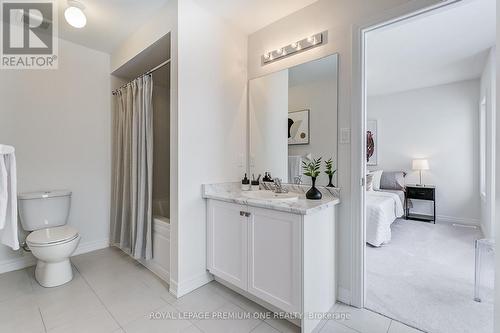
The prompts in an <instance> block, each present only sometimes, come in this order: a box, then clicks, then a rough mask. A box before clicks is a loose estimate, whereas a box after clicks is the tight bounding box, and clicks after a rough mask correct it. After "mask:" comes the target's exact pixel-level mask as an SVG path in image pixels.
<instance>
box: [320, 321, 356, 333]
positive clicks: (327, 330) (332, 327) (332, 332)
mask: <svg viewBox="0 0 500 333" xmlns="http://www.w3.org/2000/svg"><path fill="white" fill-rule="evenodd" d="M320 333H359V332H358V331H355V330H353V329H352V328H349V327H347V326H344V325H342V324H339V323H337V322H335V321H328V322H327V323H326V325H325V326H324V327H323V328H322V329H321V331H320Z"/></svg>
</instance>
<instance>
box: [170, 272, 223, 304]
mask: <svg viewBox="0 0 500 333" xmlns="http://www.w3.org/2000/svg"><path fill="white" fill-rule="evenodd" d="M213 279H214V278H213V276H212V274H210V273H208V272H206V273H203V274H200V275H198V276H194V277H192V278H190V279H187V280H185V281H183V282H182V283H179V282H177V281H175V280H173V279H172V280H170V290H169V291H170V293H171V294H173V295H174V296H175V297H177V298H179V297H182V296H184V295H186V294H189V293H190V292H192V291H193V290H195V289H198V288H200V287H202V286H204V285H206V284H207V283H209V282H210V281H212V280H213Z"/></svg>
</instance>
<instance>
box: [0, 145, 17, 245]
mask: <svg viewBox="0 0 500 333" xmlns="http://www.w3.org/2000/svg"><path fill="white" fill-rule="evenodd" d="M0 242H1V243H2V244H4V245H7V246H9V247H11V248H12V249H13V250H19V239H18V236H17V176H16V156H15V155H14V147H11V146H6V145H1V144H0Z"/></svg>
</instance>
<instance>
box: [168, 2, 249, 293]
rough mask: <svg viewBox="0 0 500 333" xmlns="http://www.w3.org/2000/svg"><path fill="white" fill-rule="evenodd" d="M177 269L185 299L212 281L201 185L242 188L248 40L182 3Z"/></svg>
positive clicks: (176, 281) (175, 281)
mask: <svg viewBox="0 0 500 333" xmlns="http://www.w3.org/2000/svg"><path fill="white" fill-rule="evenodd" d="M178 20H179V21H178V29H179V38H178V56H179V81H178V84H179V122H178V126H179V160H178V168H179V178H178V180H179V193H178V195H179V216H178V230H177V233H176V234H175V232H174V231H173V232H172V238H175V237H177V238H178V243H177V246H178V251H179V252H178V257H177V259H178V267H177V272H173V270H174V269H173V268H172V273H173V274H172V278H171V288H173V289H174V291H175V289H177V294H178V295H183V294H185V293H186V292H189V291H191V290H193V289H195V288H197V287H199V286H200V285H202V284H204V283H206V282H207V279H208V276H207V271H206V228H205V223H206V207H205V200H204V199H202V197H201V184H203V183H211V182H224V181H237V180H239V179H240V178H241V177H242V175H243V173H244V170H246V163H245V156H246V147H247V143H246V123H245V122H246V111H247V94H246V90H247V74H246V69H247V60H246V55H247V36H246V35H245V34H244V33H242V32H240V31H239V30H238V29H237V28H236V27H234V26H232V25H230V24H229V23H228V22H226V21H225V20H223V19H221V18H220V17H218V16H217V15H214V14H213V13H211V12H208V11H206V10H205V9H203V8H201V7H200V6H198V5H197V4H196V3H195V1H193V0H183V1H180V2H179V17H178Z"/></svg>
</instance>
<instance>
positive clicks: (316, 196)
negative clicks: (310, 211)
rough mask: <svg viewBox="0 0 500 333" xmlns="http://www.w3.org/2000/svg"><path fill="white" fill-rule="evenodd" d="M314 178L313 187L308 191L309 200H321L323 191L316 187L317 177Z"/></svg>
mask: <svg viewBox="0 0 500 333" xmlns="http://www.w3.org/2000/svg"><path fill="white" fill-rule="evenodd" d="M311 179H312V187H311V188H310V189H309V191H307V193H306V198H307V199H309V200H321V198H322V197H323V195H322V194H321V191H320V190H318V189H317V188H316V177H311Z"/></svg>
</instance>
